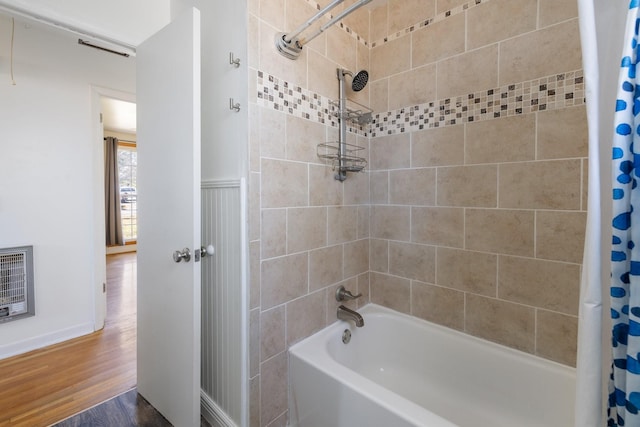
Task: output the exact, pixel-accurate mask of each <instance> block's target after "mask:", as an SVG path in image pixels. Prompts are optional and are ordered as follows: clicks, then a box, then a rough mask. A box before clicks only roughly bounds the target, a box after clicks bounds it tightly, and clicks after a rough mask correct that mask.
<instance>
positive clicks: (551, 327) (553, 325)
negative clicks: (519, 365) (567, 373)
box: [536, 310, 578, 366]
mask: <svg viewBox="0 0 640 427" xmlns="http://www.w3.org/2000/svg"><path fill="white" fill-rule="evenodd" d="M577 353H578V318H577V317H576V316H567V315H565V314H560V313H553V312H551V311H545V310H538V315H537V327H536V354H537V355H538V356H542V357H544V358H546V359H551V360H554V361H556V362H558V363H563V364H565V365H569V366H576V356H577Z"/></svg>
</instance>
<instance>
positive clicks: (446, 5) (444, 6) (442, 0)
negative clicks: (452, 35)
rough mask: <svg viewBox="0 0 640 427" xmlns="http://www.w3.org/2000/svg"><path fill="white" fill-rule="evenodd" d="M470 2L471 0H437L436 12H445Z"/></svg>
mask: <svg viewBox="0 0 640 427" xmlns="http://www.w3.org/2000/svg"><path fill="white" fill-rule="evenodd" d="M468 2H469V0H436V13H444V12H446V11H448V10H451V9H453V8H455V7H458V6H462V5H463V4H465V3H468Z"/></svg>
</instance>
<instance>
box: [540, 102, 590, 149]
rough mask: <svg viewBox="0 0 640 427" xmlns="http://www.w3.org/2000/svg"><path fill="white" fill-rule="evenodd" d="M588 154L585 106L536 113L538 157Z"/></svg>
mask: <svg viewBox="0 0 640 427" xmlns="http://www.w3.org/2000/svg"><path fill="white" fill-rule="evenodd" d="M588 155H589V133H588V129H587V109H586V107H585V106H579V107H571V108H563V109H560V110H553V111H540V112H539V113H538V159H566V158H570V157H587V156H588Z"/></svg>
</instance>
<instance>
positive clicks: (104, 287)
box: [102, 283, 107, 294]
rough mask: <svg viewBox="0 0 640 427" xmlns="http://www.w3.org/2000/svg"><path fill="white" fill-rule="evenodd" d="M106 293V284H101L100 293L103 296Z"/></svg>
mask: <svg viewBox="0 0 640 427" xmlns="http://www.w3.org/2000/svg"><path fill="white" fill-rule="evenodd" d="M106 292H107V284H106V283H103V284H102V293H103V294H104V293H106Z"/></svg>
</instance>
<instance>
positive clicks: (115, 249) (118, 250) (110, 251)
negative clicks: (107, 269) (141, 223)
mask: <svg viewBox="0 0 640 427" xmlns="http://www.w3.org/2000/svg"><path fill="white" fill-rule="evenodd" d="M137 250H138V245H122V246H109V247H107V255H115V254H124V253H127V252H136V251H137Z"/></svg>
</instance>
